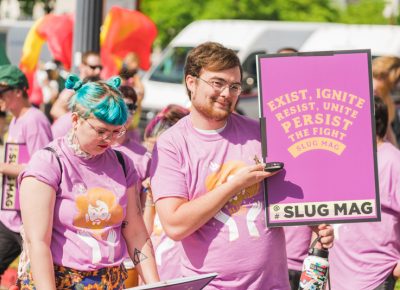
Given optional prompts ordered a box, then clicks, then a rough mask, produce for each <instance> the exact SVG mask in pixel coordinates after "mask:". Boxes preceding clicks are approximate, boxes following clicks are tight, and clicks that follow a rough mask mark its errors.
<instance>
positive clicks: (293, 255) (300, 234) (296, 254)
mask: <svg viewBox="0 0 400 290" xmlns="http://www.w3.org/2000/svg"><path fill="white" fill-rule="evenodd" d="M284 230H285V239H286V253H287V262H288V268H289V269H290V270H296V271H301V269H302V267H303V261H304V259H305V258H306V257H307V255H308V249H309V247H310V243H311V235H312V229H311V228H310V227H308V226H294V227H285V228H284Z"/></svg>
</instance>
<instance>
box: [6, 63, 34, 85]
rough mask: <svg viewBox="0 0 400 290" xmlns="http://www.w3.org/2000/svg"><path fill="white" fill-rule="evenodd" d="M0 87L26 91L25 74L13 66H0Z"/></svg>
mask: <svg viewBox="0 0 400 290" xmlns="http://www.w3.org/2000/svg"><path fill="white" fill-rule="evenodd" d="M0 86H2V87H12V88H18V89H28V88H29V85H28V80H27V79H26V76H25V74H24V73H23V72H22V71H21V70H20V69H19V68H17V67H16V66H15V65H10V64H6V65H0Z"/></svg>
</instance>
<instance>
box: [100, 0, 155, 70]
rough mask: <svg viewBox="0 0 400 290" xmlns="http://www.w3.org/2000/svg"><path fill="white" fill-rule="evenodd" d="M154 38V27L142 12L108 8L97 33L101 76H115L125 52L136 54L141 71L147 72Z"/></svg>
mask: <svg viewBox="0 0 400 290" xmlns="http://www.w3.org/2000/svg"><path fill="white" fill-rule="evenodd" d="M156 36H157V28H156V25H155V24H154V22H153V21H152V20H151V19H150V18H149V17H147V16H146V15H144V14H143V13H141V12H139V11H136V10H128V9H124V8H121V7H112V8H111V9H110V11H109V13H108V15H107V17H106V19H105V21H104V25H103V29H102V32H101V34H100V43H101V58H102V63H103V66H104V69H103V71H102V75H103V77H104V78H108V77H110V76H112V75H116V74H118V72H119V70H120V69H121V65H122V60H123V58H124V57H125V56H126V55H127V54H128V53H129V52H134V53H136V54H137V55H138V57H139V59H140V68H141V69H143V70H148V69H149V68H150V55H151V47H152V45H153V42H154V39H155V38H156Z"/></svg>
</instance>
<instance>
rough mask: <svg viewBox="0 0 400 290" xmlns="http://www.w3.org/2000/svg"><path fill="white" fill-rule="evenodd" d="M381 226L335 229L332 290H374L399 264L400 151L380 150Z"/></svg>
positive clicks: (390, 147) (385, 147) (385, 146)
mask: <svg viewBox="0 0 400 290" xmlns="http://www.w3.org/2000/svg"><path fill="white" fill-rule="evenodd" d="M378 170H379V192H380V201H381V209H382V211H381V218H382V220H381V222H373V223H372V222H371V223H357V224H341V225H335V227H334V228H335V245H334V247H333V248H332V249H331V250H329V252H330V254H329V261H330V265H331V268H330V273H331V281H332V289H333V290H341V289H343V290H348V289H363V290H372V289H375V288H376V287H378V286H379V285H380V284H382V283H383V282H384V281H385V279H386V278H387V277H388V276H389V275H390V274H391V272H392V271H393V268H394V267H395V266H396V263H397V262H398V261H399V260H400V151H399V150H398V149H396V148H395V147H394V146H393V145H391V144H390V143H387V142H385V143H383V144H382V145H381V146H379V147H378Z"/></svg>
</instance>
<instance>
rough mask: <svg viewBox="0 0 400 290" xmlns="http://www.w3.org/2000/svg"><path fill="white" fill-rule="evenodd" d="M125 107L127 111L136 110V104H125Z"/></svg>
mask: <svg viewBox="0 0 400 290" xmlns="http://www.w3.org/2000/svg"><path fill="white" fill-rule="evenodd" d="M126 106H127V107H128V110H129V111H135V110H136V108H137V106H136V104H132V103H130V104H126Z"/></svg>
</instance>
